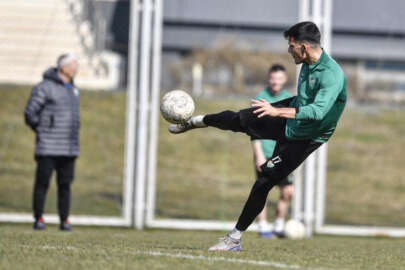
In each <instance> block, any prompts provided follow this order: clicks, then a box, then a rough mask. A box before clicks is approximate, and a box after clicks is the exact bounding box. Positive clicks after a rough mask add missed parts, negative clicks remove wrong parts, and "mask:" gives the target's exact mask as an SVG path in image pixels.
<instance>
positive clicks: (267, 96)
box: [254, 87, 291, 158]
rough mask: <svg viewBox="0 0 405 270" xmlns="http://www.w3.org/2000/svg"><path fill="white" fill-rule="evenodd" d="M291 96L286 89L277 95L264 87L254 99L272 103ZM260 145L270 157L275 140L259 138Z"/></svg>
mask: <svg viewBox="0 0 405 270" xmlns="http://www.w3.org/2000/svg"><path fill="white" fill-rule="evenodd" d="M289 97H291V94H290V93H289V92H287V91H286V90H281V91H280V92H279V93H278V95H273V94H272V93H271V91H270V88H269V87H266V88H264V89H263V91H261V92H260V93H259V94H257V96H256V97H255V98H254V99H256V100H260V99H264V100H266V101H268V102H269V103H274V102H277V101H280V100H283V99H286V98H289ZM260 143H261V145H262V149H263V153H264V156H265V157H266V158H270V157H271V156H272V155H273V152H274V148H275V146H276V141H274V140H260Z"/></svg>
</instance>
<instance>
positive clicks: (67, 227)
mask: <svg viewBox="0 0 405 270" xmlns="http://www.w3.org/2000/svg"><path fill="white" fill-rule="evenodd" d="M59 229H60V230H61V231H71V230H72V226H70V224H69V222H68V220H67V219H65V220H64V221H62V222H61V223H60V226H59Z"/></svg>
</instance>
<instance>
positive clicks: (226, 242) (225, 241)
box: [208, 235, 242, 251]
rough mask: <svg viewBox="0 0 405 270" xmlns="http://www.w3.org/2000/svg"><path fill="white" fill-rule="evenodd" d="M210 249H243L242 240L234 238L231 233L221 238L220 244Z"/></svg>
mask: <svg viewBox="0 0 405 270" xmlns="http://www.w3.org/2000/svg"><path fill="white" fill-rule="evenodd" d="M208 250H209V251H241V250H242V240H240V239H234V238H232V237H230V236H229V235H226V236H225V237H222V238H219V242H218V244H216V245H215V246H212V247H210V248H209V249H208Z"/></svg>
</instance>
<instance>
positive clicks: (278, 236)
mask: <svg viewBox="0 0 405 270" xmlns="http://www.w3.org/2000/svg"><path fill="white" fill-rule="evenodd" d="M273 234H274V235H275V236H276V237H277V238H286V235H285V233H284V231H281V232H276V231H273Z"/></svg>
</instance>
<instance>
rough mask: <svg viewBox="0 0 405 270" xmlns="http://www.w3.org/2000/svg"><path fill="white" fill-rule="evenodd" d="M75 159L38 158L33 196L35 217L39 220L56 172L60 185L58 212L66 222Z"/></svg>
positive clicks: (58, 157) (36, 158)
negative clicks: (53, 174)
mask: <svg viewBox="0 0 405 270" xmlns="http://www.w3.org/2000/svg"><path fill="white" fill-rule="evenodd" d="M75 159H76V158H75V157H63V156H36V157H35V160H36V162H37V170H36V174H35V185H34V194H33V210H34V217H35V218H36V219H37V218H39V217H41V216H42V215H43V213H44V206H45V199H46V193H47V191H48V187H49V183H50V180H51V177H52V173H53V171H54V170H55V171H56V182H57V185H58V212H59V217H60V219H61V221H62V220H65V219H66V218H67V217H68V216H69V209H70V197H71V194H70V184H71V183H72V182H73V178H74V168H75Z"/></svg>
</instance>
